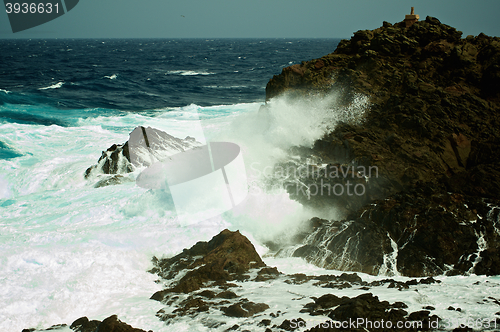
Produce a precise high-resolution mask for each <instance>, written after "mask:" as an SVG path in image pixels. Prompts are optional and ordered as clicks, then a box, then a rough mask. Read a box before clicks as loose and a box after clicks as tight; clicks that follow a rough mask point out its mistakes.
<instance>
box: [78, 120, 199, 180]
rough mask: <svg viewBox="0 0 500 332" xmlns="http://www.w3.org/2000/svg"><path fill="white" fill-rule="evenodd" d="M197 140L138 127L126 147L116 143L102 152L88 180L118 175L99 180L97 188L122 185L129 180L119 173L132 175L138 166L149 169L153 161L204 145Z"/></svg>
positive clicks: (86, 175)
mask: <svg viewBox="0 0 500 332" xmlns="http://www.w3.org/2000/svg"><path fill="white" fill-rule="evenodd" d="M201 145H202V144H201V143H200V142H197V141H196V140H195V139H194V138H192V137H189V136H187V137H186V138H185V139H180V138H176V137H174V136H172V135H169V134H168V133H166V132H164V131H161V130H159V129H155V128H151V127H147V128H144V127H142V126H139V127H136V128H135V129H134V130H133V131H132V132H131V133H130V138H129V140H128V141H127V142H125V143H124V144H113V145H112V146H111V147H109V148H108V149H107V150H106V151H103V152H102V155H101V157H100V158H99V160H98V161H97V164H96V165H93V166H91V167H89V168H87V170H86V171H85V174H84V176H85V178H86V179H90V178H93V177H99V176H102V175H103V174H108V175H109V174H112V175H113V174H117V175H116V176H113V177H104V178H103V179H100V180H99V181H98V182H97V183H96V184H95V187H96V188H99V187H103V186H108V185H115V184H120V183H123V182H126V181H127V178H125V177H123V176H120V174H127V173H131V172H133V171H134V170H135V168H136V167H147V166H149V165H151V163H152V162H154V161H161V160H164V159H165V158H167V157H168V156H171V155H173V154H176V153H179V152H183V151H186V150H189V149H191V148H194V147H198V146H201Z"/></svg>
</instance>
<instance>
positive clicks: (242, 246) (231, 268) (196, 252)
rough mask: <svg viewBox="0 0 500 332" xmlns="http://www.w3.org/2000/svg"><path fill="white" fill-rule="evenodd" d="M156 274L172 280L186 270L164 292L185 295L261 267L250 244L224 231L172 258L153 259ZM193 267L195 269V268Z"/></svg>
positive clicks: (160, 294)
mask: <svg viewBox="0 0 500 332" xmlns="http://www.w3.org/2000/svg"><path fill="white" fill-rule="evenodd" d="M153 262H154V263H155V268H153V269H152V270H151V272H152V273H157V274H158V275H159V276H161V277H162V278H164V279H167V280H168V279H172V278H174V277H175V276H176V275H177V274H178V273H179V272H180V271H182V270H188V272H187V273H186V274H185V275H184V277H182V278H181V279H180V280H179V281H178V282H177V283H176V285H174V286H173V287H171V288H170V289H168V290H167V291H168V292H177V293H189V292H192V291H195V290H198V289H200V288H201V287H203V286H204V284H205V283H207V282H209V281H212V282H215V283H216V284H224V283H225V282H226V281H230V280H235V279H243V280H244V279H245V276H244V273H246V272H248V269H250V268H259V267H264V266H265V264H264V262H262V259H261V258H260V256H259V254H257V252H256V251H255V248H254V246H253V245H252V243H250V241H249V240H248V239H247V238H246V237H244V236H243V235H241V234H240V232H239V231H235V232H231V231H229V230H227V229H226V230H224V231H222V232H221V233H219V234H218V235H216V236H214V237H213V238H212V239H211V240H210V241H209V242H198V243H196V244H195V245H194V246H193V247H191V248H190V249H184V251H183V252H182V253H180V254H178V255H177V256H175V257H172V258H168V259H162V260H157V259H154V260H153ZM195 268H196V269H195ZM164 293H165V291H162V292H159V293H155V294H154V295H153V299H158V300H161V299H162V298H163V296H164Z"/></svg>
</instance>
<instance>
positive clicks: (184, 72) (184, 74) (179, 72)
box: [166, 70, 215, 76]
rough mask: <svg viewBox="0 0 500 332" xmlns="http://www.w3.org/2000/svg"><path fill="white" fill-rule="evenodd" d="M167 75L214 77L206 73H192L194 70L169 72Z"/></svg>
mask: <svg viewBox="0 0 500 332" xmlns="http://www.w3.org/2000/svg"><path fill="white" fill-rule="evenodd" d="M166 74H167V75H181V76H196V75H203V76H205V75H214V74H215V73H211V72H206V71H200V72H198V71H194V70H169V71H167V73H166Z"/></svg>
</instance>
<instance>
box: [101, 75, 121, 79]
mask: <svg viewBox="0 0 500 332" xmlns="http://www.w3.org/2000/svg"><path fill="white" fill-rule="evenodd" d="M117 77H118V74H113V75H111V76H104V78H109V79H110V80H114V79H116V78H117Z"/></svg>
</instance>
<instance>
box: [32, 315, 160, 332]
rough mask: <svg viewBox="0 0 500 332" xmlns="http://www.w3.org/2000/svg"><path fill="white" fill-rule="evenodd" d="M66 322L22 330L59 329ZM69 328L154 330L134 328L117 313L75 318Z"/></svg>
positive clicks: (110, 331)
mask: <svg viewBox="0 0 500 332" xmlns="http://www.w3.org/2000/svg"><path fill="white" fill-rule="evenodd" d="M67 327H68V326H67V325H66V324H60V325H54V326H51V327H49V328H48V329H45V330H37V329H24V330H22V332H33V331H58V330H62V329H65V330H66V328H67ZM69 328H70V329H71V330H73V331H75V332H152V331H145V330H141V329H137V328H134V327H132V326H130V325H128V324H127V323H124V322H122V321H121V320H119V319H118V316H117V315H112V316H109V317H108V318H106V319H104V320H103V321H98V320H89V319H88V318H87V317H81V318H78V319H77V320H75V321H74V322H73V323H72V324H71V325H70V326H69Z"/></svg>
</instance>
